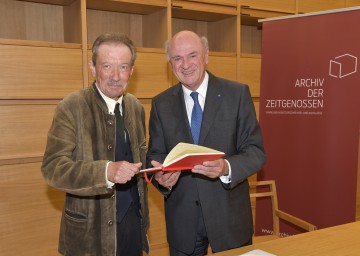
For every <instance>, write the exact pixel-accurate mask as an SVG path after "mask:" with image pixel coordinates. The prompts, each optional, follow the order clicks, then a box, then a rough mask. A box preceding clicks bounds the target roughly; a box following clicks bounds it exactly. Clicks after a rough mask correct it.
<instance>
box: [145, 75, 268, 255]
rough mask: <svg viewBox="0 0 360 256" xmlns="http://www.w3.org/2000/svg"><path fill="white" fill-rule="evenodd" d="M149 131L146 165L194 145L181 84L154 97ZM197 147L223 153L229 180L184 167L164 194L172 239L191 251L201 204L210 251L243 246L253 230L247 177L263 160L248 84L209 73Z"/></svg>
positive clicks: (179, 247)
mask: <svg viewBox="0 0 360 256" xmlns="http://www.w3.org/2000/svg"><path fill="white" fill-rule="evenodd" d="M149 130H150V142H149V149H148V155H147V163H148V165H149V164H150V161H151V160H157V161H159V162H163V160H164V159H165V157H166V155H167V154H168V152H169V151H170V150H171V149H172V148H173V147H174V146H175V145H176V144H177V143H179V142H186V143H193V139H192V136H191V131H190V126H189V122H188V118H187V114H186V108H185V102H184V95H183V90H182V88H181V84H177V85H175V86H173V87H171V88H169V89H167V90H166V91H164V92H162V93H161V94H159V95H158V96H156V97H154V98H153V102H152V109H151V114H150V124H149ZM199 145H203V146H207V147H210V148H213V149H216V150H220V151H223V152H225V154H226V155H225V158H226V159H227V160H228V161H229V163H230V165H231V169H232V177H231V183H230V184H224V183H222V182H221V180H220V179H219V178H217V179H209V178H207V177H205V176H201V175H195V174H192V173H191V171H188V170H184V171H182V173H181V176H180V178H179V181H178V183H177V184H176V185H175V186H174V187H173V188H172V190H171V192H170V193H168V195H166V196H165V216H166V227H167V238H168V242H169V244H170V246H172V247H175V248H177V249H178V250H181V251H184V252H188V253H189V252H191V250H192V249H193V247H194V243H195V238H196V227H197V223H198V212H199V211H198V209H197V207H200V206H201V207H202V212H203V217H204V221H205V225H206V230H207V234H208V238H209V241H210V244H211V247H212V249H213V250H214V251H223V250H227V249H230V248H235V247H239V246H240V245H242V244H244V243H246V242H248V241H249V240H250V239H251V237H252V234H253V227H252V212H251V205H250V199H249V185H248V181H247V178H248V177H249V176H250V175H252V174H254V173H255V172H257V171H258V170H260V169H261V167H262V165H263V164H264V162H265V154H264V151H263V145H262V136H261V130H260V127H259V125H258V122H257V119H256V114H255V109H254V105H253V103H252V99H251V95H250V92H249V88H248V86H246V85H242V84H239V83H235V82H232V81H228V80H225V79H221V78H217V77H215V76H214V75H212V74H209V85H208V89H207V95H206V101H205V107H204V112H203V120H202V127H201V132H200V139H199ZM155 185H156V186H157V185H158V184H156V182H155Z"/></svg>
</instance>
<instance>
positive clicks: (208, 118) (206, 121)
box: [199, 74, 222, 145]
mask: <svg viewBox="0 0 360 256" xmlns="http://www.w3.org/2000/svg"><path fill="white" fill-rule="evenodd" d="M221 101H222V85H221V84H220V83H218V82H217V79H216V78H215V77H214V76H213V75H211V74H209V84H208V88H207V92H206V100H205V108H204V112H203V120H202V124H201V131H200V139H199V144H200V145H202V144H203V143H204V141H205V138H206V136H207V134H208V133H209V130H210V129H211V127H212V124H213V123H214V122H215V119H216V113H217V111H218V109H219V107H220V105H221Z"/></svg>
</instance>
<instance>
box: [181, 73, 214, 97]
mask: <svg viewBox="0 0 360 256" xmlns="http://www.w3.org/2000/svg"><path fill="white" fill-rule="evenodd" d="M208 82H209V74H208V73H207V72H205V76H204V80H203V81H202V83H201V84H200V86H199V88H197V89H196V91H197V92H198V93H199V94H200V96H202V98H204V99H205V96H206V91H207V88H208ZM182 88H183V92H184V93H185V94H186V95H187V96H189V97H190V93H192V92H193V91H191V90H189V89H188V88H186V87H185V86H184V85H182Z"/></svg>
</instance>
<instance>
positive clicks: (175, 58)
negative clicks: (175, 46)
mask: <svg viewBox="0 0 360 256" xmlns="http://www.w3.org/2000/svg"><path fill="white" fill-rule="evenodd" d="M172 60H173V61H176V62H177V61H180V60H181V58H180V57H173V58H172Z"/></svg>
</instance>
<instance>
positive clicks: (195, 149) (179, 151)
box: [163, 142, 221, 166]
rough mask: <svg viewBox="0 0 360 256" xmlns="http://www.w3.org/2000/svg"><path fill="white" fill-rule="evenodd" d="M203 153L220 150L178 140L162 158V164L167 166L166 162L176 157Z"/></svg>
mask: <svg viewBox="0 0 360 256" xmlns="http://www.w3.org/2000/svg"><path fill="white" fill-rule="evenodd" d="M205 153H207V154H209V153H210V154H211V153H221V152H220V151H217V150H215V149H212V148H207V147H203V146H199V145H196V144H189V143H183V142H180V143H178V144H177V145H176V146H175V147H174V148H173V149H172V150H171V151H170V152H169V154H168V155H167V157H166V158H165V160H164V163H163V165H164V166H167V164H169V163H171V162H173V161H174V160H176V159H179V158H181V157H183V156H184V155H191V154H205Z"/></svg>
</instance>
